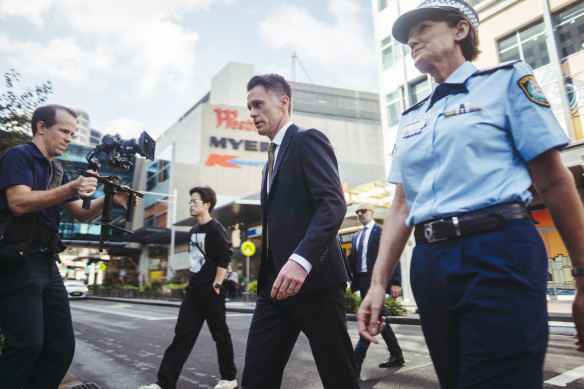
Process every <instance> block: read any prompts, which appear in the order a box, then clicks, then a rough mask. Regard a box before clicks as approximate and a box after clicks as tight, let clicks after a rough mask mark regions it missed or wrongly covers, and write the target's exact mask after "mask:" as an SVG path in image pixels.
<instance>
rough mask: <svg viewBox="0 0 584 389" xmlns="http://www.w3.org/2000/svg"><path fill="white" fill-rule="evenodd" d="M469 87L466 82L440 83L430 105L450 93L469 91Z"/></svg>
mask: <svg viewBox="0 0 584 389" xmlns="http://www.w3.org/2000/svg"><path fill="white" fill-rule="evenodd" d="M467 92H468V89H466V86H464V84H440V85H438V86H437V87H436V90H435V91H434V94H433V95H432V99H431V100H430V107H432V105H434V103H435V102H437V101H438V100H440V99H441V98H443V97H446V96H448V95H455V94H458V93H467Z"/></svg>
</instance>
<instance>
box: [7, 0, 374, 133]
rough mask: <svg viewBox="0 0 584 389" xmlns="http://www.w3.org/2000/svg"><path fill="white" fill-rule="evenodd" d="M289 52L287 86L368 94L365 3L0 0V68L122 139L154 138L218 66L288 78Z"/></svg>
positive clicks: (368, 14) (369, 34) (201, 91)
mask: <svg viewBox="0 0 584 389" xmlns="http://www.w3.org/2000/svg"><path fill="white" fill-rule="evenodd" d="M294 52H295V53H296V54H297V56H298V59H299V61H300V63H297V64H296V72H295V75H296V77H295V80H296V81H300V82H310V80H312V82H313V83H315V84H319V85H327V86H334V87H338V88H347V89H355V90H361V91H367V92H377V91H378V79H377V67H376V65H375V60H376V59H375V43H374V39H373V18H372V11H371V2H370V0H288V1H285V0H98V1H90V0H0V72H1V73H2V74H3V73H5V72H8V71H9V70H10V69H15V70H16V71H17V72H19V73H20V75H21V78H20V81H21V85H22V86H26V87H30V88H32V87H34V86H35V85H38V84H41V83H43V82H45V81H47V80H50V81H51V83H52V85H53V90H54V91H53V93H52V94H51V96H50V98H49V102H50V103H56V104H62V105H66V106H70V107H73V108H81V109H83V110H85V111H86V112H87V113H88V114H89V116H90V119H91V127H92V128H95V129H98V130H100V131H102V132H103V133H119V134H121V135H122V137H123V138H125V139H128V138H133V137H137V136H139V134H140V132H141V131H144V130H145V131H147V132H148V133H149V134H150V135H152V136H153V137H154V138H157V137H158V136H159V135H161V134H162V133H163V132H164V131H165V130H166V129H168V128H169V127H170V126H171V125H172V124H173V123H174V122H175V121H176V120H177V119H178V118H179V117H180V116H182V115H183V114H184V113H185V112H187V111H188V110H189V108H190V107H192V106H193V105H194V104H195V103H196V102H197V101H198V100H199V99H200V98H201V97H203V96H204V95H205V93H207V92H208V91H209V89H210V87H211V79H212V77H213V76H214V75H215V74H216V73H217V72H219V71H220V70H221V69H222V68H223V67H224V66H225V65H226V64H227V63H228V62H230V61H233V62H242V63H248V64H252V65H254V71H255V73H258V74H259V73H269V72H276V73H279V74H281V75H283V76H284V77H286V78H288V79H292V78H291V69H292V59H291V57H292V53H294ZM303 68H304V69H306V73H307V74H308V75H307V74H306V73H305V72H304V71H303ZM293 80H294V79H293ZM5 90H6V89H5V86H4V85H1V84H0V93H2V92H5ZM244 104H245V102H242V105H244Z"/></svg>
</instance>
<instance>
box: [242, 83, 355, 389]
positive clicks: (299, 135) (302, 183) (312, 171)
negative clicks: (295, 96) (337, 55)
mask: <svg viewBox="0 0 584 389" xmlns="http://www.w3.org/2000/svg"><path fill="white" fill-rule="evenodd" d="M247 91H248V97H247V107H248V108H249V110H250V117H251V118H252V119H253V121H254V124H255V126H256V128H257V130H258V133H259V134H260V135H264V136H267V137H268V138H270V141H271V143H270V147H269V151H268V163H267V164H266V167H265V168H264V172H263V177H262V187H261V209H262V231H263V234H262V250H261V263H260V270H259V275H258V299H257V302H256V308H255V311H254V315H253V319H252V322H251V326H250V330H249V335H248V339H247V349H246V354H245V366H244V369H243V379H242V386H243V387H244V388H245V389H252V388H262V389H263V388H270V389H272V388H279V387H280V385H281V382H282V375H283V371H284V368H285V366H286V363H287V362H288V358H289V357H290V354H291V352H292V349H293V348H294V344H295V343H296V339H297V338H298V335H299V333H300V331H302V332H303V333H304V334H305V335H306V337H307V338H308V340H309V341H310V347H311V349H312V354H313V356H314V360H315V362H316V366H317V369H318V372H319V374H320V377H321V380H322V383H323V385H324V387H325V388H358V387H359V383H358V381H357V377H356V374H355V359H354V355H353V347H352V345H351V339H350V337H349V334H348V332H347V327H346V305H345V285H346V282H347V280H348V275H347V271H346V269H345V264H344V261H343V257H342V254H341V250H340V246H339V244H338V242H337V239H336V235H337V232H338V230H339V227H340V226H341V223H342V221H343V218H344V217H345V213H346V210H347V206H346V204H345V199H344V195H343V190H342V188H341V182H340V179H339V174H338V168H337V160H336V157H335V154H334V151H333V148H332V145H331V144H330V142H329V140H328V139H327V137H326V136H325V135H324V134H322V133H321V132H320V131H318V130H315V129H302V128H299V127H298V126H296V125H295V124H293V123H292V122H291V121H290V113H291V97H292V91H291V89H290V85H289V84H288V83H287V82H286V80H285V79H284V78H283V77H282V76H279V75H277V74H267V75H261V76H254V77H253V78H252V79H251V80H250V81H249V83H248V85H247Z"/></svg>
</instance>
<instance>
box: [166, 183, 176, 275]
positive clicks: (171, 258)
mask: <svg viewBox="0 0 584 389" xmlns="http://www.w3.org/2000/svg"><path fill="white" fill-rule="evenodd" d="M177 198H178V194H177V190H176V189H174V190H173V191H172V203H171V208H172V214H171V215H170V256H169V257H168V271H169V272H170V275H171V276H172V277H174V244H175V237H174V235H175V230H176V227H175V226H174V224H175V223H176V200H177Z"/></svg>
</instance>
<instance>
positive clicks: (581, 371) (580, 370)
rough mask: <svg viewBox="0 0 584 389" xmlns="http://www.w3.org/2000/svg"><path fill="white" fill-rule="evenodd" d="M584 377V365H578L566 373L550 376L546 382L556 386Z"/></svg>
mask: <svg viewBox="0 0 584 389" xmlns="http://www.w3.org/2000/svg"><path fill="white" fill-rule="evenodd" d="M582 377H584V366H580V367H577V368H575V369H572V370H570V371H567V372H565V373H564V374H560V375H559V376H557V377H554V378H550V379H549V380H547V381H546V382H545V383H546V384H550V385H555V386H566V385H568V384H569V383H570V382H572V381H576V380H577V379H580V378H582Z"/></svg>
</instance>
